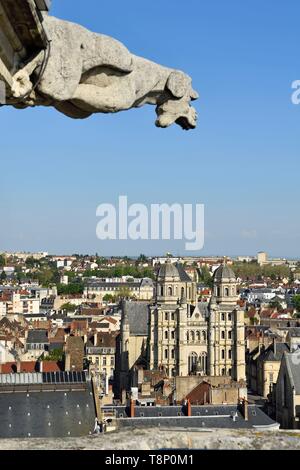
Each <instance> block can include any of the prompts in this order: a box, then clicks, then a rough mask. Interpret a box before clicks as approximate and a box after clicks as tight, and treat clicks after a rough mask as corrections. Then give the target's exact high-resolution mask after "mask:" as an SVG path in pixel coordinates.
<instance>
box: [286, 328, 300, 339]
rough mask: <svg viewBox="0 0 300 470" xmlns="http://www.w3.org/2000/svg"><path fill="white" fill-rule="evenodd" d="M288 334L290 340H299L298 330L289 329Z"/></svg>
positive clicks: (299, 329) (299, 332)
mask: <svg viewBox="0 0 300 470" xmlns="http://www.w3.org/2000/svg"><path fill="white" fill-rule="evenodd" d="M288 334H289V335H290V337H291V338H299V337H300V328H289V330H288Z"/></svg>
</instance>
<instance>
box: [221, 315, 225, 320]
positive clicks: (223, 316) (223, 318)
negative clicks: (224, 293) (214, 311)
mask: <svg viewBox="0 0 300 470" xmlns="http://www.w3.org/2000/svg"><path fill="white" fill-rule="evenodd" d="M221 320H222V321H225V313H222V315H221Z"/></svg>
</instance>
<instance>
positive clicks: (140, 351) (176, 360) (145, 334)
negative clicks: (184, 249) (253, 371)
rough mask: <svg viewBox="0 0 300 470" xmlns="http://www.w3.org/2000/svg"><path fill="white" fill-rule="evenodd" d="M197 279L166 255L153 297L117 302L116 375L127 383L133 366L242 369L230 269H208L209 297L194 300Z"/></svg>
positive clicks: (205, 372) (169, 372)
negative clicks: (211, 272)
mask: <svg viewBox="0 0 300 470" xmlns="http://www.w3.org/2000/svg"><path fill="white" fill-rule="evenodd" d="M197 298H198V297H197V284H196V282H194V281H193V280H192V279H191V278H190V277H189V276H188V274H187V273H186V272H185V270H184V268H183V266H182V265H181V264H178V263H176V264H173V263H172V262H171V259H168V260H167V262H166V263H165V264H162V265H161V266H160V267H159V269H158V272H157V277H156V283H155V292H154V299H153V302H151V303H150V304H149V305H146V304H142V303H141V302H129V301H124V302H123V303H122V312H121V315H122V318H121V331H120V338H119V347H118V351H119V361H118V367H117V369H118V371H116V372H117V376H118V377H117V379H118V381H119V385H120V389H123V390H124V389H127V390H129V389H130V385H131V384H130V380H131V379H130V377H132V374H131V372H132V371H133V370H136V369H137V368H141V367H142V368H143V369H147V370H151V371H164V372H165V374H166V376H167V377H170V378H171V377H176V376H181V377H184V376H190V375H199V376H203V377H207V376H210V377H211V376H219V377H220V376H227V377H230V378H231V379H232V380H234V381H236V382H239V381H244V380H245V378H246V373H245V326H244V310H243V309H241V307H240V306H239V304H238V300H239V296H238V292H237V280H236V277H235V274H234V272H233V271H232V269H231V268H230V267H229V266H228V265H227V264H226V262H225V261H224V264H222V265H220V266H219V267H218V268H217V270H216V271H215V273H214V275H213V292H212V297H211V299H210V302H209V303H202V302H201V303H198V300H197Z"/></svg>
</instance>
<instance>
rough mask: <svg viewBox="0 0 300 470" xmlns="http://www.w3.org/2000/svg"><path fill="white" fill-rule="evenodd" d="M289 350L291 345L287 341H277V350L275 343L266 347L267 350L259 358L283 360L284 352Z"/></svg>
mask: <svg viewBox="0 0 300 470" xmlns="http://www.w3.org/2000/svg"><path fill="white" fill-rule="evenodd" d="M289 351H290V350H289V347H288V345H287V344H286V343H276V347H275V352H274V344H271V345H270V346H269V347H268V348H267V349H265V351H263V352H262V353H261V355H260V356H259V360H263V361H271V362H272V361H278V362H281V359H282V356H283V355H284V353H285V352H289Z"/></svg>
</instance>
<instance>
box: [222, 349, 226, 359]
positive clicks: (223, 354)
mask: <svg viewBox="0 0 300 470" xmlns="http://www.w3.org/2000/svg"><path fill="white" fill-rule="evenodd" d="M221 358H222V359H225V349H222V351H221Z"/></svg>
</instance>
